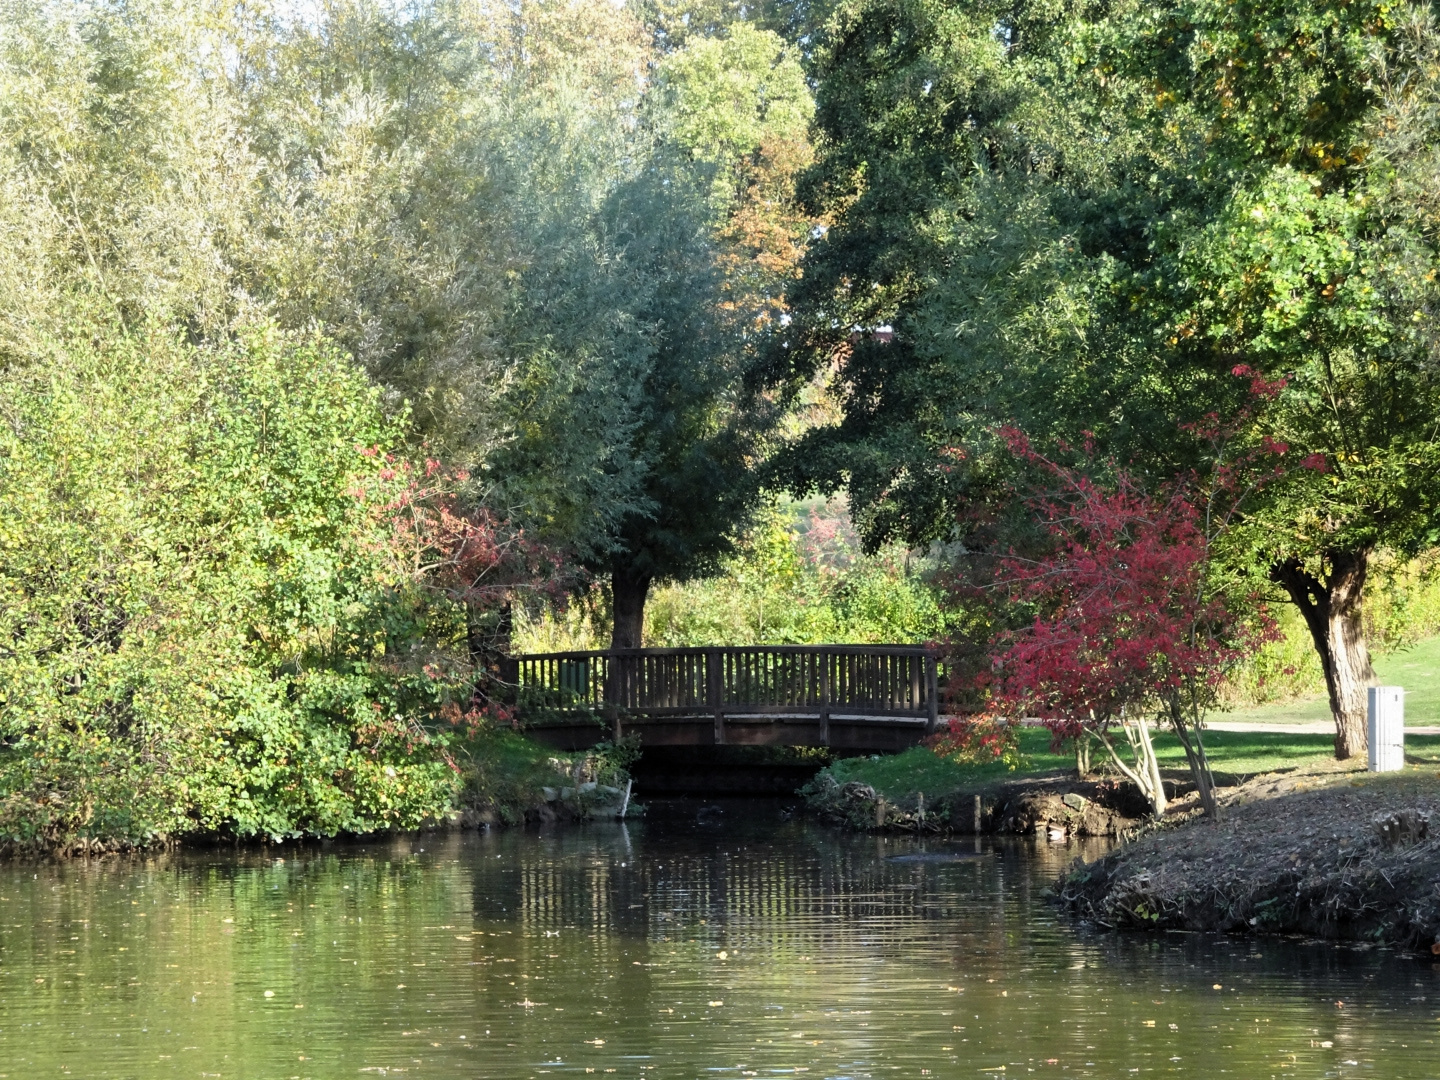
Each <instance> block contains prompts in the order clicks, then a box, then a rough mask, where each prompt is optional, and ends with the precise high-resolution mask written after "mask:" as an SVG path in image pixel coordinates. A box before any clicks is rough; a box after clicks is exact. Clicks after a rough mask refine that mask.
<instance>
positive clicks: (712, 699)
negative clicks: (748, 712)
mask: <svg viewBox="0 0 1440 1080" xmlns="http://www.w3.org/2000/svg"><path fill="white" fill-rule="evenodd" d="M724 689H725V688H724V672H723V671H722V670H721V656H720V650H719V649H706V650H705V700H706V703H707V704H708V705H709V706H710V708H711V710H712V711H713V712H714V714H715V745H716V746H723V745H724V743H725V708H724V705H723V704H722V702H723V701H724V697H725V694H724Z"/></svg>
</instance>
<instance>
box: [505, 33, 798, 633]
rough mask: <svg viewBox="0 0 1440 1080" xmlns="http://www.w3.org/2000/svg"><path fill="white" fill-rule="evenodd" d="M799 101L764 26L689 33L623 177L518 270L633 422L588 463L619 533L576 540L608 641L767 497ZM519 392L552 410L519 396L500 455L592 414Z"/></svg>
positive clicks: (557, 330)
mask: <svg viewBox="0 0 1440 1080" xmlns="http://www.w3.org/2000/svg"><path fill="white" fill-rule="evenodd" d="M809 115H810V96H809V91H808V88H807V87H806V85H805V81H804V76H803V74H802V72H801V71H800V68H799V65H798V63H797V61H796V60H795V59H794V57H793V56H792V55H791V54H790V53H789V52H788V51H787V50H786V48H785V46H784V44H783V42H782V41H781V40H780V39H779V38H778V37H776V36H775V35H774V34H772V33H769V32H766V31H760V30H756V29H754V28H753V27H750V26H747V25H745V24H743V23H742V24H737V25H734V26H732V27H731V28H730V31H729V33H728V34H727V35H726V36H725V37H723V38H703V37H697V38H693V39H691V41H690V42H689V43H688V44H687V45H686V46H685V47H684V48H682V49H679V50H677V51H675V52H673V53H671V54H670V55H668V56H667V57H665V58H664V59H663V60H662V61H661V62H659V63H658V64H657V66H656V68H655V69H654V70H653V72H652V73H651V82H650V85H649V88H648V89H647V92H646V95H645V98H644V99H643V100H642V101H641V103H640V112H639V117H638V118H639V119H640V120H641V121H642V123H641V124H640V125H639V126H637V129H636V131H635V142H634V144H633V152H632V155H631V157H630V159H629V160H630V161H631V162H633V166H632V170H631V172H630V173H629V175H627V176H624V177H623V178H621V179H619V180H618V181H617V182H615V183H614V184H613V186H612V187H611V188H610V189H609V190H608V191H607V192H606V193H605V195H604V197H603V199H601V200H600V201H599V202H598V204H597V206H596V207H595V209H594V211H593V212H592V213H590V214H588V215H586V216H585V217H583V218H582V219H581V226H582V227H581V228H578V229H575V231H574V232H573V233H572V235H573V236H574V238H575V240H576V242H575V243H573V244H571V245H569V246H567V247H565V248H563V249H557V253H558V254H562V257H559V258H552V259H550V260H549V261H547V262H546V263H544V264H537V265H536V266H535V267H534V268H533V269H532V270H531V271H530V273H529V274H528V275H527V276H526V278H525V282H526V284H525V286H524V288H525V290H526V295H527V296H529V297H534V298H535V299H536V300H537V301H539V300H543V304H542V305H541V306H540V307H538V308H537V309H536V310H535V312H534V313H533V315H532V317H531V318H530V320H529V321H530V325H531V326H532V327H533V328H534V330H535V332H536V333H537V336H538V335H539V334H544V335H546V336H545V340H547V341H555V340H570V339H571V338H583V339H584V340H586V341H587V342H588V343H589V345H588V347H589V348H590V349H591V350H593V353H592V355H594V356H595V357H596V363H595V364H594V367H593V377H594V378H595V379H597V380H603V386H604V387H605V390H606V393H605V395H604V405H603V408H604V409H606V410H608V413H607V415H611V416H613V417H614V418H615V423H616V424H618V425H624V427H623V430H624V432H625V434H624V437H623V438H622V439H620V440H618V441H617V442H615V443H613V444H611V445H610V446H609V447H607V451H606V453H605V455H604V456H602V457H598V458H591V459H590V460H589V461H588V462H587V463H586V464H587V465H588V466H589V467H590V468H591V469H593V470H594V471H596V472H597V473H599V474H601V475H604V476H609V477H626V478H628V480H629V482H631V483H633V484H634V489H633V490H634V491H635V493H636V498H635V500H634V501H633V502H630V503H628V504H624V505H620V506H616V507H596V508H593V509H591V510H590V512H591V513H592V514H594V515H595V516H596V518H597V521H599V520H600V519H602V518H603V522H602V523H603V524H604V525H605V526H606V527H607V528H608V529H609V530H610V531H609V532H608V533H603V534H600V535H602V536H603V537H604V540H603V541H597V542H595V543H593V544H591V545H590V546H589V547H588V548H587V549H585V550H584V551H582V552H581V556H582V558H583V559H584V561H585V562H586V564H587V565H588V566H590V567H591V569H592V570H593V571H595V572H596V573H597V574H600V575H603V576H604V577H606V578H607V579H608V581H609V584H610V590H611V597H612V602H613V610H614V632H613V634H612V643H613V645H614V646H615V647H617V648H633V647H638V646H639V645H640V644H641V629H642V626H643V620H644V608H645V602H646V598H647V596H648V594H649V590H650V586H651V584H652V583H654V582H655V581H658V580H665V579H669V580H684V579H686V578H689V577H693V576H696V575H699V574H704V573H706V572H709V571H712V570H714V569H715V568H717V567H718V565H719V563H720V560H721V559H722V558H723V556H725V555H726V554H728V553H729V552H730V550H731V548H732V545H733V538H734V536H735V534H736V532H737V530H739V529H741V528H743V526H744V524H745V521H746V519H747V517H748V515H749V514H750V512H751V510H752V509H753V508H754V506H755V505H756V502H757V499H758V497H759V483H758V477H757V473H756V471H755V469H754V467H753V466H754V465H755V463H756V462H757V460H758V459H759V458H760V457H761V456H763V454H764V452H765V450H766V444H767V439H768V438H769V436H770V434H771V432H772V431H773V429H774V426H775V424H776V423H777V421H778V420H779V417H780V414H779V412H778V410H776V409H775V408H774V407H773V406H772V405H771V404H770V403H769V402H768V401H767V400H766V399H765V398H764V397H763V396H761V395H760V394H758V393H756V386H757V380H756V379H755V378H754V372H755V368H756V365H757V364H758V362H759V359H760V357H761V355H762V353H761V348H760V346H761V345H762V344H763V343H764V342H765V341H766V340H767V339H768V338H769V337H770V336H771V335H772V334H773V333H774V332H775V331H776V330H777V329H778V328H779V327H780V325H781V322H782V320H781V315H782V314H783V310H782V309H783V304H784V299H783V297H784V290H785V287H786V285H787V284H788V282H789V281H790V279H791V276H792V275H793V272H794V264H795V261H796V258H797V257H798V254H799V250H800V247H799V244H800V240H801V237H803V234H804V224H803V222H801V221H800V219H799V218H798V217H797V216H796V215H795V214H793V212H792V211H791V199H790V187H789V185H790V183H791V178H792V177H793V173H794V171H795V169H796V168H797V167H798V166H799V165H801V164H803V163H804V161H805V160H806V158H805V153H806V149H807V144H806V124H807V122H808V119H809ZM567 228H573V226H567ZM527 393H530V394H532V398H531V400H533V401H535V402H536V403H537V404H540V405H543V406H544V407H542V408H538V409H532V410H527V412H528V414H529V416H530V427H529V429H528V434H527V437H526V438H525V439H523V440H521V441H520V442H518V443H517V444H516V445H515V446H513V447H512V448H511V449H510V451H508V453H509V454H510V455H512V456H510V457H509V458H507V459H506V460H510V461H521V460H524V456H525V455H529V456H530V460H532V461H540V460H544V459H545V458H546V457H548V456H551V455H553V454H555V453H557V452H560V453H565V452H567V450H566V447H567V438H568V434H569V430H570V429H571V425H572V424H573V425H579V426H580V427H581V429H582V430H583V425H585V424H586V423H588V422H593V421H591V420H590V419H589V418H590V417H593V416H594V415H596V414H595V413H593V412H588V411H587V410H583V409H580V408H577V407H576V405H575V403H573V402H567V401H566V400H565V399H564V398H563V397H562V396H558V395H555V394H553V393H550V392H549V388H548V387H545V386H538V387H535V388H534V389H533V390H531V391H527ZM521 471H524V472H534V471H536V470H535V469H534V467H533V466H530V465H527V466H523V467H522V469H521ZM590 506H591V507H594V504H590ZM581 509H583V507H581Z"/></svg>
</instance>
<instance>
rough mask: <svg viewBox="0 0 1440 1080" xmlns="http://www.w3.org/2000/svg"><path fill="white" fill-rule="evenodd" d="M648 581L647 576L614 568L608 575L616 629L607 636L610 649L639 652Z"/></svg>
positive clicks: (648, 586)
mask: <svg viewBox="0 0 1440 1080" xmlns="http://www.w3.org/2000/svg"><path fill="white" fill-rule="evenodd" d="M650 581H651V578H650V577H649V575H646V574H638V573H635V572H634V571H632V570H630V569H628V568H622V567H616V568H615V570H614V571H613V572H612V573H611V575H610V597H611V600H612V602H613V604H614V608H615V629H614V631H613V633H612V634H611V635H610V647H611V648H612V649H638V648H640V643H641V636H642V634H643V632H644V629H645V599H646V597H648V596H649V595H650Z"/></svg>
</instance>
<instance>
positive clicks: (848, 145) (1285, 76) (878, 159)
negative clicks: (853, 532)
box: [789, 0, 1440, 756]
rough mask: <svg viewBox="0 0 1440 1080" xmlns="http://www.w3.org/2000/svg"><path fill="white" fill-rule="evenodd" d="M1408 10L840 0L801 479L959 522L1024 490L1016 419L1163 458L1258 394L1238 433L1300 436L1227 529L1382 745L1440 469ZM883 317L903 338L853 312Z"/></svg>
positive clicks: (912, 516)
mask: <svg viewBox="0 0 1440 1080" xmlns="http://www.w3.org/2000/svg"><path fill="white" fill-rule="evenodd" d="M1402 21H1403V19H1402V18H1401V16H1400V14H1399V13H1398V12H1397V11H1396V10H1392V9H1390V8H1382V7H1381V6H1380V5H1375V4H1364V5H1359V6H1355V5H1341V4H1331V3H1328V2H1323V0H1322V2H1316V3H1307V4H1303V5H1299V6H1296V5H1280V4H1269V3H1256V4H1244V5H1230V4H1218V3H1209V2H1201V0H1196V2H1186V3H1177V4H1173V5H1170V6H1165V7H1162V8H1159V9H1156V8H1154V7H1153V6H1149V7H1144V8H1141V7H1139V6H1136V5H1121V6H1118V7H1112V8H1109V9H1107V10H1106V11H1104V12H1103V13H1097V12H1094V11H1092V10H1090V9H1087V8H1084V7H1082V6H1079V5H1076V6H1074V7H1068V6H1067V7H1064V8H1062V9H1059V10H1057V9H1054V8H1053V6H1044V5H1042V6H1039V7H1031V6H1028V5H1027V6H1022V7H1019V8H1015V7H1010V8H1005V9H1000V8H988V7H985V6H984V5H972V4H965V5H960V4H953V3H938V2H925V0H863V2H857V3H854V4H851V5H847V6H845V7H843V8H842V9H841V11H840V13H839V14H838V15H837V16H836V18H835V20H834V21H833V22H832V24H831V27H830V34H829V37H828V39H827V41H828V43H827V46H826V50H825V52H824V53H823V54H822V64H821V68H820V72H821V83H820V85H821V100H820V103H819V113H818V117H819V122H820V125H821V128H822V132H823V135H822V138H821V140H820V148H821V149H820V157H819V160H818V162H817V166H816V168H815V170H814V171H813V172H812V174H811V177H810V178H809V184H808V190H809V192H810V193H811V197H812V198H813V199H815V200H816V203H817V207H816V208H817V209H822V208H823V209H828V210H829V212H830V213H831V215H832V217H833V224H832V227H831V230H830V232H829V234H828V235H827V237H826V238H825V241H824V242H823V243H822V244H817V245H816V246H815V247H814V248H812V257H811V262H810V263H809V264H807V266H806V268H805V269H806V275H805V283H806V284H805V293H804V295H803V296H800V295H797V297H796V305H797V308H799V309H800V312H801V323H802V330H803V336H802V335H797V336H799V337H800V340H801V341H802V342H803V343H804V345H805V346H806V348H805V350H803V351H801V352H800V353H799V355H801V356H808V358H809V360H808V363H809V368H808V369H806V368H802V369H801V370H800V371H799V372H798V375H799V376H803V375H805V374H807V373H808V370H813V368H814V367H815V366H817V365H818V364H820V363H822V362H828V361H830V360H832V359H834V358H837V357H838V358H839V360H840V368H839V374H838V384H839V388H840V391H841V393H842V395H843V398H844V401H845V403H846V409H845V414H844V417H843V419H842V420H841V422H840V423H839V424H838V425H835V426H833V427H831V428H829V429H823V430H820V431H817V432H814V433H812V434H811V435H810V436H809V437H808V438H807V439H806V440H804V441H803V442H802V443H801V445H800V447H799V448H798V451H797V452H796V453H794V454H793V455H791V456H790V458H789V462H790V472H789V476H790V478H791V482H792V483H793V484H794V485H795V486H797V487H803V486H804V485H806V484H820V485H822V486H834V485H837V484H840V483H847V484H848V485H849V486H850V489H851V492H852V497H853V498H855V500H856V503H857V511H858V517H859V520H860V522H861V524H862V525H863V526H864V527H865V530H866V532H867V535H868V536H869V537H870V539H871V541H872V542H876V541H878V540H879V539H882V538H885V537H888V536H906V537H907V538H910V539H912V540H913V539H920V538H925V537H932V536H941V535H945V534H947V533H949V532H951V531H953V530H954V529H956V528H957V526H956V518H955V516H954V515H955V507H956V505H957V504H959V503H969V504H971V505H972V506H973V505H974V504H976V503H983V502H986V501H989V500H995V499H1000V498H1003V487H1002V486H999V485H997V484H996V480H997V473H996V465H995V459H994V456H993V455H992V454H990V453H989V452H988V451H989V450H990V448H991V445H992V443H991V439H990V435H989V432H990V431H991V430H993V428H994V426H995V425H996V424H998V423H1003V422H1016V423H1019V424H1020V425H1021V426H1022V427H1024V428H1025V429H1026V430H1027V431H1029V432H1031V433H1032V434H1033V435H1035V436H1038V437H1041V438H1047V437H1068V438H1076V437H1078V436H1079V434H1080V432H1081V431H1089V432H1090V433H1092V437H1093V438H1095V439H1096V440H1097V441H1098V444H1099V445H1100V446H1101V447H1103V448H1105V450H1106V451H1107V452H1108V453H1110V454H1113V455H1114V456H1115V457H1116V458H1117V459H1118V460H1120V461H1122V462H1128V463H1130V464H1131V466H1132V467H1133V468H1137V469H1140V470H1142V471H1144V472H1147V473H1149V474H1150V475H1153V476H1158V477H1164V476H1167V475H1171V474H1173V473H1174V472H1176V471H1177V470H1181V469H1187V468H1192V467H1196V466H1198V465H1200V464H1202V463H1203V451H1204V447H1203V446H1202V445H1201V444H1200V443H1199V441H1198V440H1195V439H1193V438H1191V437H1189V436H1188V435H1187V434H1186V433H1185V430H1184V429H1185V427H1186V425H1188V424H1191V423H1193V422H1194V421H1197V420H1200V419H1202V418H1203V417H1204V416H1205V415H1206V414H1207V413H1211V412H1219V413H1221V414H1223V415H1235V414H1237V413H1238V412H1239V411H1240V410H1241V408H1242V406H1244V405H1246V404H1247V403H1250V404H1253V403H1254V402H1255V401H1257V400H1258V401H1259V402H1260V403H1262V404H1263V407H1262V408H1258V409H1253V410H1251V412H1250V415H1251V416H1252V417H1253V420H1252V422H1251V424H1250V426H1249V427H1248V429H1247V430H1246V432H1245V434H1244V436H1243V438H1245V439H1248V440H1250V441H1251V442H1253V443H1255V444H1258V443H1260V441H1261V440H1263V439H1266V438H1269V439H1271V440H1272V441H1275V442H1280V443H1284V444H1286V445H1287V446H1288V452H1289V454H1290V455H1292V456H1291V457H1290V458H1289V459H1288V460H1291V461H1302V460H1303V461H1306V462H1308V463H1309V464H1310V465H1311V466H1312V467H1309V468H1291V469H1289V470H1288V473H1287V475H1288V477H1289V479H1288V480H1287V481H1286V482H1284V483H1275V484H1268V485H1265V486H1264V487H1263V489H1262V490H1261V492H1260V493H1259V494H1258V495H1257V496H1256V497H1254V498H1252V499H1251V500H1250V502H1249V503H1248V505H1247V506H1246V507H1245V510H1246V513H1245V514H1244V515H1243V517H1242V519H1241V520H1242V521H1243V522H1245V525H1246V527H1245V528H1244V529H1242V530H1240V531H1238V532H1236V533H1235V534H1234V537H1233V544H1232V547H1231V555H1232V557H1233V558H1234V559H1236V560H1237V561H1239V562H1241V563H1242V564H1244V565H1248V566H1250V567H1252V568H1254V569H1255V570H1256V571H1257V572H1258V574H1259V575H1260V576H1261V577H1266V576H1269V577H1271V578H1273V579H1274V580H1275V581H1276V582H1278V583H1280V584H1281V585H1282V586H1284V588H1285V590H1286V591H1287V593H1288V595H1289V596H1290V598H1291V599H1293V600H1294V601H1295V602H1296V603H1297V605H1298V606H1299V607H1300V609H1301V611H1302V612H1303V613H1304V614H1305V615H1306V618H1307V622H1308V623H1309V625H1310V626H1311V629H1312V631H1313V633H1314V638H1315V644H1316V648H1317V650H1318V652H1319V655H1320V657H1321V661H1322V666H1324V667H1325V669H1326V673H1327V682H1328V683H1329V685H1330V689H1331V700H1332V711H1333V712H1334V715H1335V720H1336V724H1337V744H1336V745H1337V753H1338V754H1340V755H1341V756H1349V755H1350V754H1353V753H1356V752H1358V751H1360V750H1362V749H1363V747H1364V731H1363V718H1364V700H1363V687H1364V685H1365V683H1366V682H1367V681H1369V680H1370V679H1371V678H1372V674H1371V672H1370V668H1369V661H1368V656H1367V651H1366V649H1365V646H1364V641H1363V629H1362V622H1361V619H1360V598H1361V587H1362V585H1363V581H1364V576H1365V567H1366V563H1367V560H1368V558H1369V555H1370V553H1371V552H1372V551H1373V550H1374V549H1375V547H1376V546H1388V547H1392V548H1395V549H1397V550H1400V551H1407V550H1413V549H1414V548H1415V547H1417V546H1418V545H1421V544H1425V543H1430V542H1433V540H1432V539H1431V537H1432V529H1431V525H1430V522H1431V521H1432V520H1433V514H1434V500H1435V495H1436V488H1435V480H1434V479H1433V478H1434V476H1435V473H1434V469H1433V466H1432V464H1431V462H1432V460H1433V456H1434V453H1435V443H1434V438H1433V435H1432V433H1431V431H1430V428H1429V427H1428V426H1427V423H1426V420H1425V418H1426V417H1427V416H1430V415H1433V413H1434V411H1435V405H1436V404H1440V402H1436V400H1435V398H1434V392H1435V391H1434V385H1433V380H1432V378H1431V375H1430V372H1431V367H1432V366H1431V364H1430V362H1429V358H1428V352H1427V350H1428V348H1429V345H1428V342H1429V341H1430V340H1431V338H1432V336H1433V331H1432V330H1431V323H1430V315H1429V310H1430V309H1429V308H1427V306H1426V301H1425V300H1424V298H1423V295H1422V294H1423V292H1424V290H1423V289H1420V285H1421V283H1424V282H1426V281H1428V280H1432V279H1431V278H1428V277H1427V275H1429V274H1431V273H1432V271H1433V268H1434V267H1435V265H1436V261H1435V254H1434V251H1435V246H1434V242H1433V238H1434V234H1433V232H1431V233H1426V232H1425V230H1424V229H1423V228H1419V227H1416V226H1415V224H1414V222H1415V217H1414V215H1413V214H1411V213H1410V212H1409V211H1407V210H1406V209H1405V206H1406V205H1409V204H1412V203H1413V202H1414V194H1413V192H1414V190H1415V188H1416V186H1415V185H1412V188H1411V192H1412V193H1411V194H1410V195H1404V194H1403V193H1402V192H1401V191H1400V188H1399V187H1398V186H1397V181H1396V176H1397V175H1399V172H1397V168H1396V167H1395V166H1393V165H1391V164H1389V163H1388V162H1389V161H1390V157H1389V156H1387V154H1386V153H1384V152H1381V153H1377V152H1376V147H1377V145H1384V140H1383V139H1380V138H1379V136H1380V135H1381V133H1383V132H1385V131H1386V130H1390V129H1393V128H1394V127H1395V125H1394V124H1392V123H1391V122H1390V121H1389V120H1388V119H1387V115H1388V114H1387V112H1386V109H1387V108H1390V109H1393V108H1395V107H1398V106H1396V105H1394V104H1393V103H1392V105H1391V106H1388V107H1387V106H1386V105H1385V104H1384V101H1383V98H1384V93H1383V86H1382V74H1381V73H1382V72H1383V71H1386V70H1387V65H1388V70H1389V74H1388V78H1389V79H1390V85H1391V86H1394V87H1399V86H1400V85H1401V84H1402V83H1405V82H1406V79H1405V77H1404V76H1403V75H1401V70H1402V69H1407V68H1408V70H1414V66H1415V65H1414V61H1413V60H1407V59H1406V57H1405V49H1404V47H1403V42H1402V37H1401V35H1400V34H1399V33H1398V29H1397V28H1398V26H1399V25H1400V23H1401V22H1402ZM1408 85H1409V86H1410V89H1409V90H1408V91H1407V92H1406V94H1399V93H1398V91H1397V93H1396V94H1392V98H1397V99H1398V98H1406V99H1407V100H1409V99H1412V98H1413V97H1414V95H1415V94H1416V93H1417V90H1416V88H1415V86H1414V84H1413V83H1409V84H1408ZM1407 94H1408V97H1407ZM1412 110H1413V101H1412ZM1409 145H1410V146H1411V148H1412V149H1410V150H1409V151H1407V154H1408V157H1407V160H1409V161H1415V160H1418V159H1419V158H1420V157H1421V155H1420V154H1417V153H1416V152H1415V151H1414V149H1413V147H1414V146H1416V145H1417V143H1416V141H1415V140H1414V139H1413V138H1412V140H1411V143H1410V144H1409ZM1397 152H1398V151H1397ZM884 323H891V324H893V325H894V327H895V340H894V341H893V342H889V343H882V342H879V341H877V340H874V339H873V338H867V337H866V336H865V335H864V333H863V331H865V330H867V329H870V328H874V327H876V326H878V325H882V324H884ZM851 328H858V329H859V330H860V331H862V333H861V334H860V335H859V340H853V341H852V340H846V339H845V338H844V337H843V336H842V333H837V330H839V331H842V332H843V331H849V330H851ZM852 333H853V331H852ZM1237 372H1238V376H1237ZM1257 380H1258V381H1257ZM1252 384H1253V385H1252ZM1256 390H1258V391H1259V394H1258V397H1256V396H1255V394H1254V391H1256ZM974 519H975V518H974V515H967V516H966V518H965V520H974Z"/></svg>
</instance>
